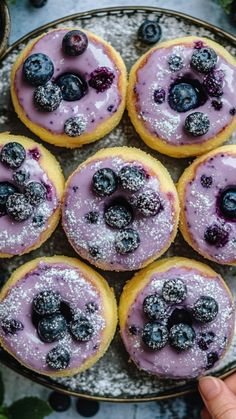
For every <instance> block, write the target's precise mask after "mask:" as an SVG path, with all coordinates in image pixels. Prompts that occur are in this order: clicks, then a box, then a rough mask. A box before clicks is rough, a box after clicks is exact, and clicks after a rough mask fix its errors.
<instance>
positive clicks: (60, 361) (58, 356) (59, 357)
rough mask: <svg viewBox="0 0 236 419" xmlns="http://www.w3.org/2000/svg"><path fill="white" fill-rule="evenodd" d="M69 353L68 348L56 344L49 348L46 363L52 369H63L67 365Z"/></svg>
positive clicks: (69, 357)
mask: <svg viewBox="0 0 236 419" xmlns="http://www.w3.org/2000/svg"><path fill="white" fill-rule="evenodd" d="M70 359H71V354H70V352H69V351H68V349H66V348H64V347H62V346H56V347H55V348H53V349H51V350H50V351H49V352H48V354H47V356H46V363H47V365H48V366H49V367H50V368H52V369H54V370H64V369H65V368H67V367H68V365H69V363H70Z"/></svg>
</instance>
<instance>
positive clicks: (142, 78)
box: [135, 45, 236, 146]
mask: <svg viewBox="0 0 236 419" xmlns="http://www.w3.org/2000/svg"><path fill="white" fill-rule="evenodd" d="M193 47H194V46H187V45H176V46H172V47H169V48H162V49H157V50H156V51H154V52H152V53H151V54H149V56H148V58H147V61H146V62H145V63H144V64H143V65H142V67H141V68H139V70H138V71H137V83H136V85H135V92H136V97H137V103H136V106H137V112H138V113H139V115H140V118H141V119H142V121H143V123H144V125H145V127H146V128H147V129H148V130H149V131H150V133H151V134H152V135H156V136H158V137H159V138H161V139H163V140H165V141H167V142H168V143H169V144H172V145H176V146H178V145H184V144H193V143H203V142H205V141H207V140H209V139H210V138H212V137H214V136H215V135H217V134H219V132H221V131H222V130H223V129H224V128H225V127H226V126H228V125H229V124H230V122H231V121H232V119H233V116H232V115H231V114H230V109H231V108H232V107H234V106H235V103H236V102H235V92H234V86H235V84H236V68H235V67H234V66H232V65H231V64H229V63H227V61H226V60H225V59H224V58H223V57H221V56H219V55H218V62H217V65H216V68H217V70H219V69H220V70H222V71H223V72H224V74H225V81H224V84H223V91H224V94H223V96H221V100H222V104H223V106H222V109H221V110H220V111H219V110H218V111H216V110H215V109H214V108H213V107H212V104H211V102H212V98H208V100H207V101H206V103H205V104H204V105H202V106H199V107H197V108H195V109H191V110H190V111H188V112H182V113H178V112H176V111H175V110H173V109H171V107H170V106H169V104H168V99H167V98H168V92H169V89H170V85H171V84H172V83H173V82H175V81H176V80H177V79H179V78H182V77H189V76H190V78H193V79H195V80H199V81H200V82H201V83H202V82H203V79H204V77H205V75H204V74H201V73H198V72H197V71H195V70H193V69H192V68H191V67H190V60H191V56H192V53H193ZM172 54H176V55H179V56H181V58H182V59H183V68H182V69H181V70H179V71H176V72H173V71H171V70H170V68H169V65H168V57H169V56H170V55H172ZM159 88H163V89H164V90H165V92H166V100H165V102H164V103H162V104H158V103H155V101H154V100H153V95H154V91H155V90H156V89H159ZM195 111H199V112H203V113H206V114H207V115H208V117H209V119H210V128H209V131H208V132H207V133H206V134H205V135H202V136H200V137H193V136H191V135H189V134H188V133H187V132H186V131H185V130H184V121H185V119H186V117H187V116H188V115H189V114H191V113H192V112H195Z"/></svg>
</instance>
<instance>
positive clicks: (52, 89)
mask: <svg viewBox="0 0 236 419" xmlns="http://www.w3.org/2000/svg"><path fill="white" fill-rule="evenodd" d="M61 101H62V93H61V89H60V88H59V87H58V86H57V85H56V84H54V83H51V82H50V81H49V82H48V83H46V84H45V85H44V86H38V87H37V88H36V89H35V92H34V103H35V106H36V108H37V109H38V110H39V111H42V112H53V111H55V110H56V109H57V108H58V107H59V106H60V103H61Z"/></svg>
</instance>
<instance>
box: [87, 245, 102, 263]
mask: <svg viewBox="0 0 236 419" xmlns="http://www.w3.org/2000/svg"><path fill="white" fill-rule="evenodd" d="M88 252H89V254H90V256H92V258H93V259H95V260H97V259H100V258H101V257H102V253H101V250H100V247H99V246H97V245H96V244H90V245H88Z"/></svg>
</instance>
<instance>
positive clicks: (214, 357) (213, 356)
mask: <svg viewBox="0 0 236 419" xmlns="http://www.w3.org/2000/svg"><path fill="white" fill-rule="evenodd" d="M217 361H219V356H218V354H217V352H210V353H209V354H207V365H206V369H207V370H209V369H210V368H212V367H213V366H214V365H215V363H216V362H217Z"/></svg>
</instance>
